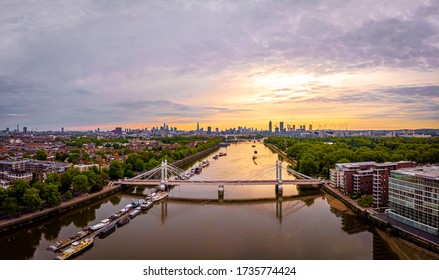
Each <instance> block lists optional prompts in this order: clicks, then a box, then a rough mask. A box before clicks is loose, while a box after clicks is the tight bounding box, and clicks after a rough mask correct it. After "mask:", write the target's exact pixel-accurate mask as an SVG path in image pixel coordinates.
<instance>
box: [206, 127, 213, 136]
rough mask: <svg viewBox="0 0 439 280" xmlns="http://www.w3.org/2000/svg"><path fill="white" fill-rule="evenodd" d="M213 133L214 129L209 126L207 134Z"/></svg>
mask: <svg viewBox="0 0 439 280" xmlns="http://www.w3.org/2000/svg"><path fill="white" fill-rule="evenodd" d="M211 133H212V127H210V126H208V127H207V134H211Z"/></svg>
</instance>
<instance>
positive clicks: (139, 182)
mask: <svg viewBox="0 0 439 280" xmlns="http://www.w3.org/2000/svg"><path fill="white" fill-rule="evenodd" d="M278 183H279V182H278V181H277V180H251V181H238V180H206V181H190V180H187V181H186V180H168V181H167V182H166V183H165V185H276V184H278ZM323 183H324V182H323V181H322V180H282V185H322V184H323ZM115 184H122V185H149V186H157V185H160V184H161V181H160V180H126V181H120V182H115Z"/></svg>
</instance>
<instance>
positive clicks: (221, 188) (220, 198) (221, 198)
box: [218, 185, 224, 203]
mask: <svg viewBox="0 0 439 280" xmlns="http://www.w3.org/2000/svg"><path fill="white" fill-rule="evenodd" d="M218 201H219V202H220V203H222V202H223V201H224V186H223V185H219V186H218Z"/></svg>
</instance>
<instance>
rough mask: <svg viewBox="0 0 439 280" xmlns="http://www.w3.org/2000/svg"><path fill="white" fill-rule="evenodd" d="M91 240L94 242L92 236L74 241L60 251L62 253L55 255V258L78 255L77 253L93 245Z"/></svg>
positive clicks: (67, 257)
mask: <svg viewBox="0 0 439 280" xmlns="http://www.w3.org/2000/svg"><path fill="white" fill-rule="evenodd" d="M93 242H94V239H93V237H87V238H84V239H82V240H79V241H75V242H73V243H72V244H71V245H70V246H69V248H67V249H65V250H64V251H63V252H62V255H60V256H57V257H56V259H57V260H67V259H71V258H73V257H74V256H76V255H78V254H79V253H81V252H83V251H85V250H86V249H88V248H90V247H91V246H93Z"/></svg>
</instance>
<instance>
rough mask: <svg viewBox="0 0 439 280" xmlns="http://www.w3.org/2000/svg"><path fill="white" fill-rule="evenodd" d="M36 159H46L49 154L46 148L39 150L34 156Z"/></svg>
mask: <svg viewBox="0 0 439 280" xmlns="http://www.w3.org/2000/svg"><path fill="white" fill-rule="evenodd" d="M34 158H35V159H36V160H46V159H47V154H46V152H45V151H44V150H38V151H37V152H36V154H35V156H34Z"/></svg>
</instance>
